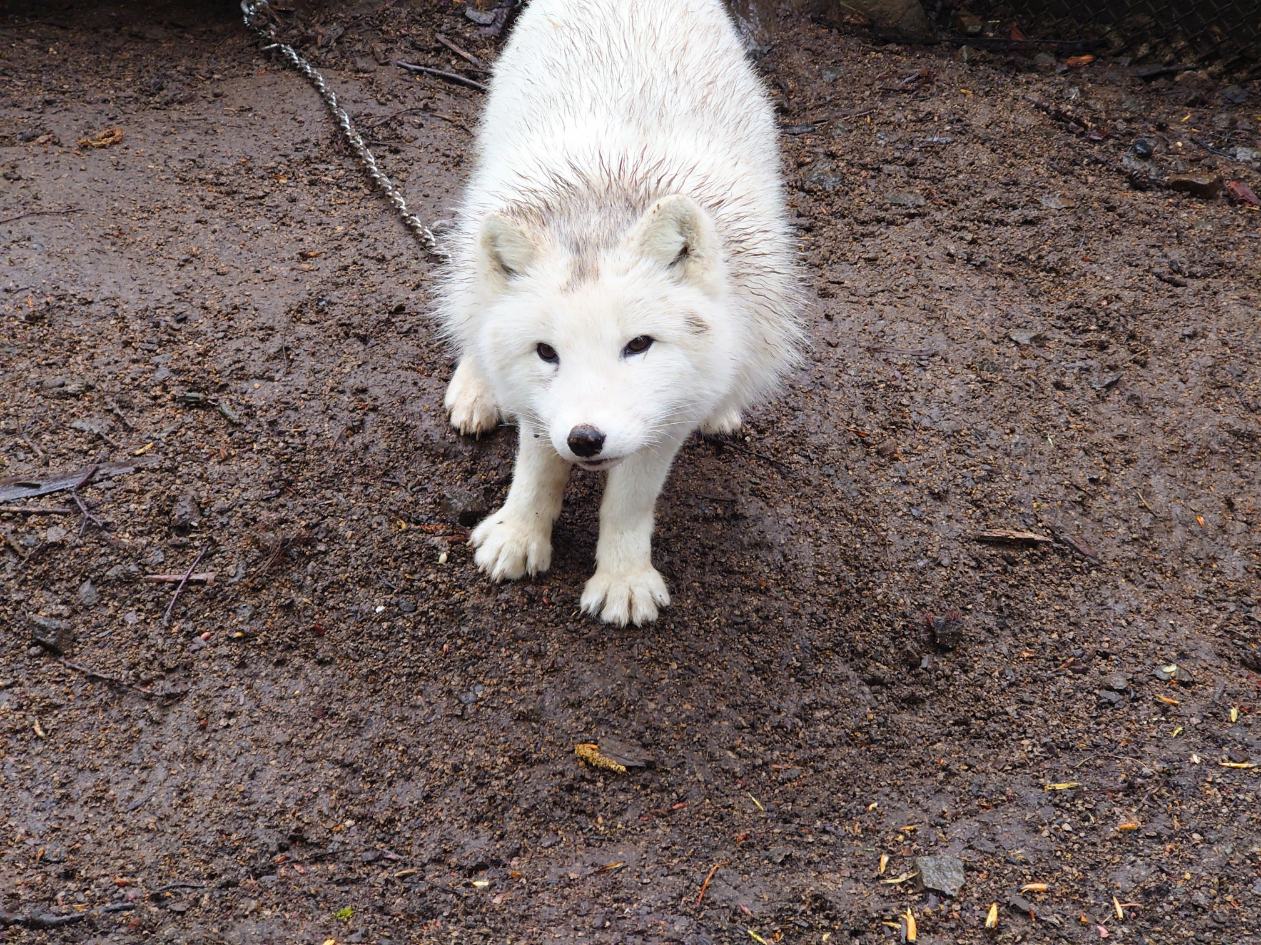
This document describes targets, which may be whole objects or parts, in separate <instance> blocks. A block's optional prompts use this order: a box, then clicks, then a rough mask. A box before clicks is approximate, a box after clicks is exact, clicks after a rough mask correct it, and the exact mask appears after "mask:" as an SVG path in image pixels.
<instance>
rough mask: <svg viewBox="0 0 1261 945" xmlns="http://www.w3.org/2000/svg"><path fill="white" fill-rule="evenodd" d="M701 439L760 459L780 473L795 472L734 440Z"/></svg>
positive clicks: (778, 461) (772, 457) (713, 437)
mask: <svg viewBox="0 0 1261 945" xmlns="http://www.w3.org/2000/svg"><path fill="white" fill-rule="evenodd" d="M701 439H702V440H704V441H705V442H706V443H709V444H711V445H713V446H722V447H728V448H730V449H733V450H735V451H736V452H737V453H744V454H746V455H748V456H752V457H754V458H755V459H760V460H762V462H764V463H770V464H771V465H772V466H774V467H775V468H776V469H779V470H780V471H781V472H786V473H791V472H795V471H796V470H794V469H793V468H792V467H791V466H789V465H788V464H787V463H785V462H784V461H783V460H781V459H776V458H775V457H774V456H767V455H766V454H765V453H759V452H758V451H757V450H755V449H753V448H751V447H748V446H745V445H744V444H743V443H740V442H738V441H736V440H730V439H724V438H722V437H716V436H704V435H702V436H701Z"/></svg>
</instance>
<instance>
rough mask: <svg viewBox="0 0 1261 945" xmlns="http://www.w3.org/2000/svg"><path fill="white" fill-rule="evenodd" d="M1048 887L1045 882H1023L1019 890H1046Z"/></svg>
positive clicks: (1029, 891)
mask: <svg viewBox="0 0 1261 945" xmlns="http://www.w3.org/2000/svg"><path fill="white" fill-rule="evenodd" d="M1050 888H1051V887H1050V886H1048V885H1047V884H1046V883H1025V884H1024V885H1023V886H1021V887H1020V891H1021V892H1022V893H1031V892H1046V891H1047V890H1048V889H1050Z"/></svg>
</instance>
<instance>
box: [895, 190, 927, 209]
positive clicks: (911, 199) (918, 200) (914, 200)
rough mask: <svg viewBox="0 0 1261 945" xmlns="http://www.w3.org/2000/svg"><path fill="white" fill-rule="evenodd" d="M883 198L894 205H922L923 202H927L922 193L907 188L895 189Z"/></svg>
mask: <svg viewBox="0 0 1261 945" xmlns="http://www.w3.org/2000/svg"><path fill="white" fill-rule="evenodd" d="M885 199H886V200H888V201H889V203H891V204H893V206H895V207H922V206H924V204H926V203H928V201H927V200H925V199H924V197H923V195H922V194H917V193H914V192H913V191H909V190H895V191H894V192H893V193H891V194H889V195H888V196H887V197H886V198H885Z"/></svg>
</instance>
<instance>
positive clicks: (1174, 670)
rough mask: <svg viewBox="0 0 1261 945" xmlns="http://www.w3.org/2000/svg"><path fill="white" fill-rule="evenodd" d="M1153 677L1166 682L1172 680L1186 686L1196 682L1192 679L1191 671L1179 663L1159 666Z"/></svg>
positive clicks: (1153, 672)
mask: <svg viewBox="0 0 1261 945" xmlns="http://www.w3.org/2000/svg"><path fill="white" fill-rule="evenodd" d="M1152 675H1153V676H1155V677H1156V678H1157V679H1163V680H1164V681H1165V682H1168V681H1169V680H1171V679H1174V680H1177V681H1178V682H1179V683H1181V684H1182V685H1184V686H1189V685H1191V684H1192V683H1193V682H1194V680H1193V679H1192V678H1191V671H1190V670H1189V669H1187V668H1186V667H1185V666H1182V665H1181V664H1179V663H1165V664H1163V665H1161V666H1157V667H1156V668H1155V669H1153V670H1152Z"/></svg>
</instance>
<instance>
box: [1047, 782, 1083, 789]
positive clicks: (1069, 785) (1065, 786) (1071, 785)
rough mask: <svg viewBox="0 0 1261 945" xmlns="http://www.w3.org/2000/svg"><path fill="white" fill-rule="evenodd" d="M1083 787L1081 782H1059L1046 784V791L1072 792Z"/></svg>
mask: <svg viewBox="0 0 1261 945" xmlns="http://www.w3.org/2000/svg"><path fill="white" fill-rule="evenodd" d="M1079 787H1081V782H1080V781H1057V782H1056V783H1055V784H1044V785H1042V789H1043V790H1044V791H1071V790H1072V789H1073V788H1079Z"/></svg>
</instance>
